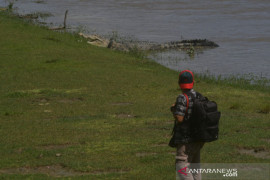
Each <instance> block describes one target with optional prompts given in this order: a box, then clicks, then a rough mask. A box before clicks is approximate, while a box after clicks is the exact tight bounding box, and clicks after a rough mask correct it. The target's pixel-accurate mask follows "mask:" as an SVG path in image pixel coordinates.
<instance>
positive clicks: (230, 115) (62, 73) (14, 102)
mask: <svg viewBox="0 0 270 180" xmlns="http://www.w3.org/2000/svg"><path fill="white" fill-rule="evenodd" d="M0 68H1V71H0V98H1V101H0V159H1V161H0V177H2V178H10V179H14V178H17V179H21V178H33V179H42V178H44V179H46V178H51V177H63V178H64V177H71V178H72V177H73V178H75V177H76V179H78V178H82V179H110V178H112V179H115V178H116V179H117V178H119V179H174V178H175V172H174V149H172V148H170V147H168V146H167V143H168V141H169V139H170V133H171V129H172V127H173V118H172V115H171V113H170V111H169V107H170V106H171V104H172V103H174V101H175V99H176V97H177V95H178V94H179V93H180V91H179V89H178V85H177V78H178V73H177V72H174V71H172V70H169V69H166V68H164V67H162V66H160V65H158V64H156V63H153V62H150V61H148V60H146V59H140V58H136V57H133V56H131V55H129V54H124V53H120V52H115V51H111V50H108V49H104V48H97V47H94V46H91V45H88V44H87V43H86V42H85V40H84V39H82V38H81V37H79V36H77V35H72V34H69V33H57V32H53V31H50V30H47V29H46V28H43V27H38V26H35V25H31V24H29V23H25V22H23V21H22V20H19V19H17V18H15V17H11V16H8V15H7V14H6V13H4V12H0ZM195 90H197V91H200V92H201V93H202V94H204V95H206V96H207V97H209V98H210V99H214V100H215V101H216V102H217V103H218V104H219V108H220V111H221V112H222V118H221V122H220V139H219V140H218V141H216V142H212V143H208V144H206V145H205V146H204V148H203V150H202V155H201V157H202V162H209V163H224V162H242V163H244V162H262V163H263V162H264V163H265V162H269V161H270V159H269V158H270V157H269V156H270V155H269V150H270V144H269V143H270V139H269V136H270V131H269V127H270V121H269V120H270V116H269V109H270V108H269V104H270V96H269V95H270V93H269V92H267V91H260V89H259V88H258V90H248V89H245V88H238V87H233V86H228V85H222V84H220V83H219V84H216V83H215V82H210V83H209V82H206V81H205V80H203V79H199V78H197V82H196V85H195Z"/></svg>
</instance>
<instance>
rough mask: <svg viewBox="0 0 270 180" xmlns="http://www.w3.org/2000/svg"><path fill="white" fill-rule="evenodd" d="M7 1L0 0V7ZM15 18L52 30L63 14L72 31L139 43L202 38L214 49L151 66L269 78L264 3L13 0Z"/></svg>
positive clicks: (168, 55) (267, 3) (268, 10)
mask: <svg viewBox="0 0 270 180" xmlns="http://www.w3.org/2000/svg"><path fill="white" fill-rule="evenodd" d="M8 3H9V1H7V0H0V6H7V5H8ZM14 8H15V10H16V11H17V12H18V13H20V14H28V13H34V12H43V13H51V14H52V15H53V16H51V17H48V18H46V19H45V22H46V23H48V24H50V23H51V24H52V25H54V26H58V25H60V24H62V23H63V19H64V12H65V10H67V9H68V10H69V13H68V19H67V24H68V26H69V27H71V28H73V29H74V30H79V29H83V30H85V31H87V32H95V33H98V34H103V35H104V34H110V33H112V32H117V33H118V34H119V35H122V36H130V37H133V38H134V39H137V40H141V41H152V42H168V41H179V40H181V39H208V40H211V41H214V42H216V43H217V44H218V45H219V46H220V47H218V48H214V49H208V50H204V51H201V52H199V51H196V52H195V56H194V57H193V58H190V57H189V56H188V55H187V54H185V53H183V52H179V51H167V52H162V53H156V54H154V55H151V56H150V58H152V59H153V60H155V61H156V62H158V63H160V64H162V65H164V66H166V67H169V68H171V69H174V70H177V71H180V70H183V69H191V70H192V71H195V72H198V73H210V74H213V75H222V76H230V75H243V76H247V77H248V74H253V75H255V76H258V77H265V78H267V79H270V58H269V50H270V0H237V1H235V0H204V1H195V0H178V1H176V0H100V1H98V0H39V1H38V0H17V1H14Z"/></svg>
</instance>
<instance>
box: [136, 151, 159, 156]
mask: <svg viewBox="0 0 270 180" xmlns="http://www.w3.org/2000/svg"><path fill="white" fill-rule="evenodd" d="M156 154H157V153H154V152H140V153H136V156H137V157H145V156H152V155H156Z"/></svg>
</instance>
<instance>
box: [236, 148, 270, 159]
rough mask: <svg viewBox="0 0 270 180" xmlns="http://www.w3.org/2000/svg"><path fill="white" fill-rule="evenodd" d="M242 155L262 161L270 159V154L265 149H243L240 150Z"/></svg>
mask: <svg viewBox="0 0 270 180" xmlns="http://www.w3.org/2000/svg"><path fill="white" fill-rule="evenodd" d="M238 151H239V152H240V153H241V154H246V155H250V156H254V157H256V158H261V159H270V153H269V152H268V151H266V150H265V149H264V148H255V149H246V148H242V149H239V150H238Z"/></svg>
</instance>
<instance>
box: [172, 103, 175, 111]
mask: <svg viewBox="0 0 270 180" xmlns="http://www.w3.org/2000/svg"><path fill="white" fill-rule="evenodd" d="M174 107H175V104H172V106H171V112H174Z"/></svg>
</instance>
